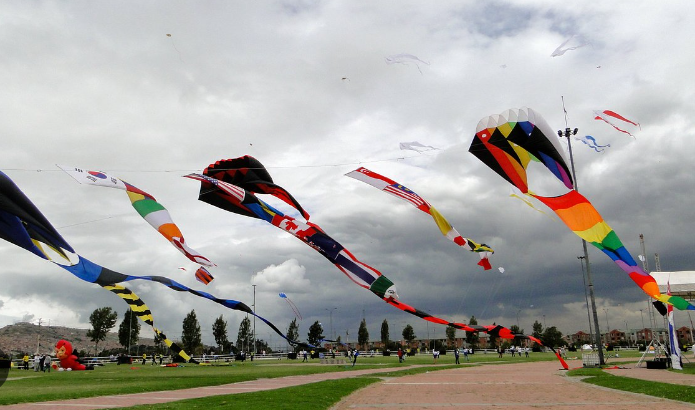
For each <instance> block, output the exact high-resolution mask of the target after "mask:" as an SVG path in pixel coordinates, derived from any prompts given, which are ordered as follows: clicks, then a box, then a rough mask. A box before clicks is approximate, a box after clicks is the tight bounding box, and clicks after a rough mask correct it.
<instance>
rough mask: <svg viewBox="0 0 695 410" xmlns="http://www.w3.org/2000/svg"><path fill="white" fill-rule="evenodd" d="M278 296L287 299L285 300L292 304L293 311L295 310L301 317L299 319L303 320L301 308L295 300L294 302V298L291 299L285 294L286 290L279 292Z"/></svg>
mask: <svg viewBox="0 0 695 410" xmlns="http://www.w3.org/2000/svg"><path fill="white" fill-rule="evenodd" d="M278 296H280V297H281V298H283V299H285V301H286V302H287V304H288V305H290V308H291V309H292V311H293V312H294V315H295V316H297V317H298V318H299V320H302V314H301V313H299V309H297V305H295V304H294V302H292V300H290V298H288V297H287V295H286V294H285V292H280V293H279V294H278Z"/></svg>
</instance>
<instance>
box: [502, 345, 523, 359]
mask: <svg viewBox="0 0 695 410" xmlns="http://www.w3.org/2000/svg"><path fill="white" fill-rule="evenodd" d="M507 350H508V351H509V353H510V354H511V355H512V357H514V356H516V355H517V354H518V355H519V357H521V355H522V354H524V355H526V357H528V352H529V351H530V350H531V349H529V348H528V347H521V346H512V347H510V348H509V349H507ZM497 355H498V357H500V358H501V357H502V356H504V349H502V347H498V348H497Z"/></svg>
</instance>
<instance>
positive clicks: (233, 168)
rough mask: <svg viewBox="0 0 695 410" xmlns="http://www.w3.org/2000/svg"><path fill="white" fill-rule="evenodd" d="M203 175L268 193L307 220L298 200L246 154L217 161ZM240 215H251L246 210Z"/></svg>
mask: <svg viewBox="0 0 695 410" xmlns="http://www.w3.org/2000/svg"><path fill="white" fill-rule="evenodd" d="M205 175H207V176H209V177H212V178H215V179H218V180H220V181H224V182H228V183H230V184H232V185H237V186H243V187H244V189H247V190H249V191H250V192H253V193H260V194H270V195H272V196H274V197H276V198H278V199H280V200H281V201H283V202H285V203H287V204H288V205H290V206H291V207H293V208H294V209H296V210H297V211H299V213H300V214H302V217H303V218H304V219H306V220H309V213H308V212H306V211H305V210H304V208H302V206H301V205H299V202H297V200H296V199H294V197H292V195H290V193H289V192H287V191H286V190H285V189H284V188H282V187H281V186H279V185H276V184H274V183H273V178H271V177H270V174H269V173H268V171H267V170H266V169H265V167H264V166H263V164H261V163H260V162H259V161H258V160H257V159H256V158H254V157H251V156H248V155H246V156H243V157H239V158H235V159H228V160H223V161H217V162H216V163H215V164H212V165H210V166H209V167H208V168H207V173H206V174H205ZM213 205H214V204H213ZM237 211H239V210H237ZM237 211H234V212H237ZM242 215H246V216H252V215H251V214H249V213H248V212H247V213H242Z"/></svg>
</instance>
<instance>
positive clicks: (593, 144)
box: [574, 135, 611, 152]
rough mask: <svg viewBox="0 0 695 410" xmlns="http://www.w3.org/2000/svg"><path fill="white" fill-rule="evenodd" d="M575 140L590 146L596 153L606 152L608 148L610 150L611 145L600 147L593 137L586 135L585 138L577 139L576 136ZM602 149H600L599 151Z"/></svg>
mask: <svg viewBox="0 0 695 410" xmlns="http://www.w3.org/2000/svg"><path fill="white" fill-rule="evenodd" d="M574 139H575V140H577V141H581V142H583V143H584V144H586V145H588V146H589V148H593V149H594V151H596V152H603V151H605V150H606V148H610V146H611V144H606V145H599V144H598V143H597V142H596V138H594V137H592V136H591V135H585V136H583V137H577V136H576V135H575V136H574ZM599 148H600V149H599Z"/></svg>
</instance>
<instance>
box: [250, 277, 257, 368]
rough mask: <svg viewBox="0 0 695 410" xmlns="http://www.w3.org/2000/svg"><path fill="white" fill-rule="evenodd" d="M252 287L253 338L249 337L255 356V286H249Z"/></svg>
mask: <svg viewBox="0 0 695 410" xmlns="http://www.w3.org/2000/svg"><path fill="white" fill-rule="evenodd" d="M251 286H253V337H251V340H252V341H253V350H251V351H252V352H253V354H254V355H255V354H256V285H251Z"/></svg>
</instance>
